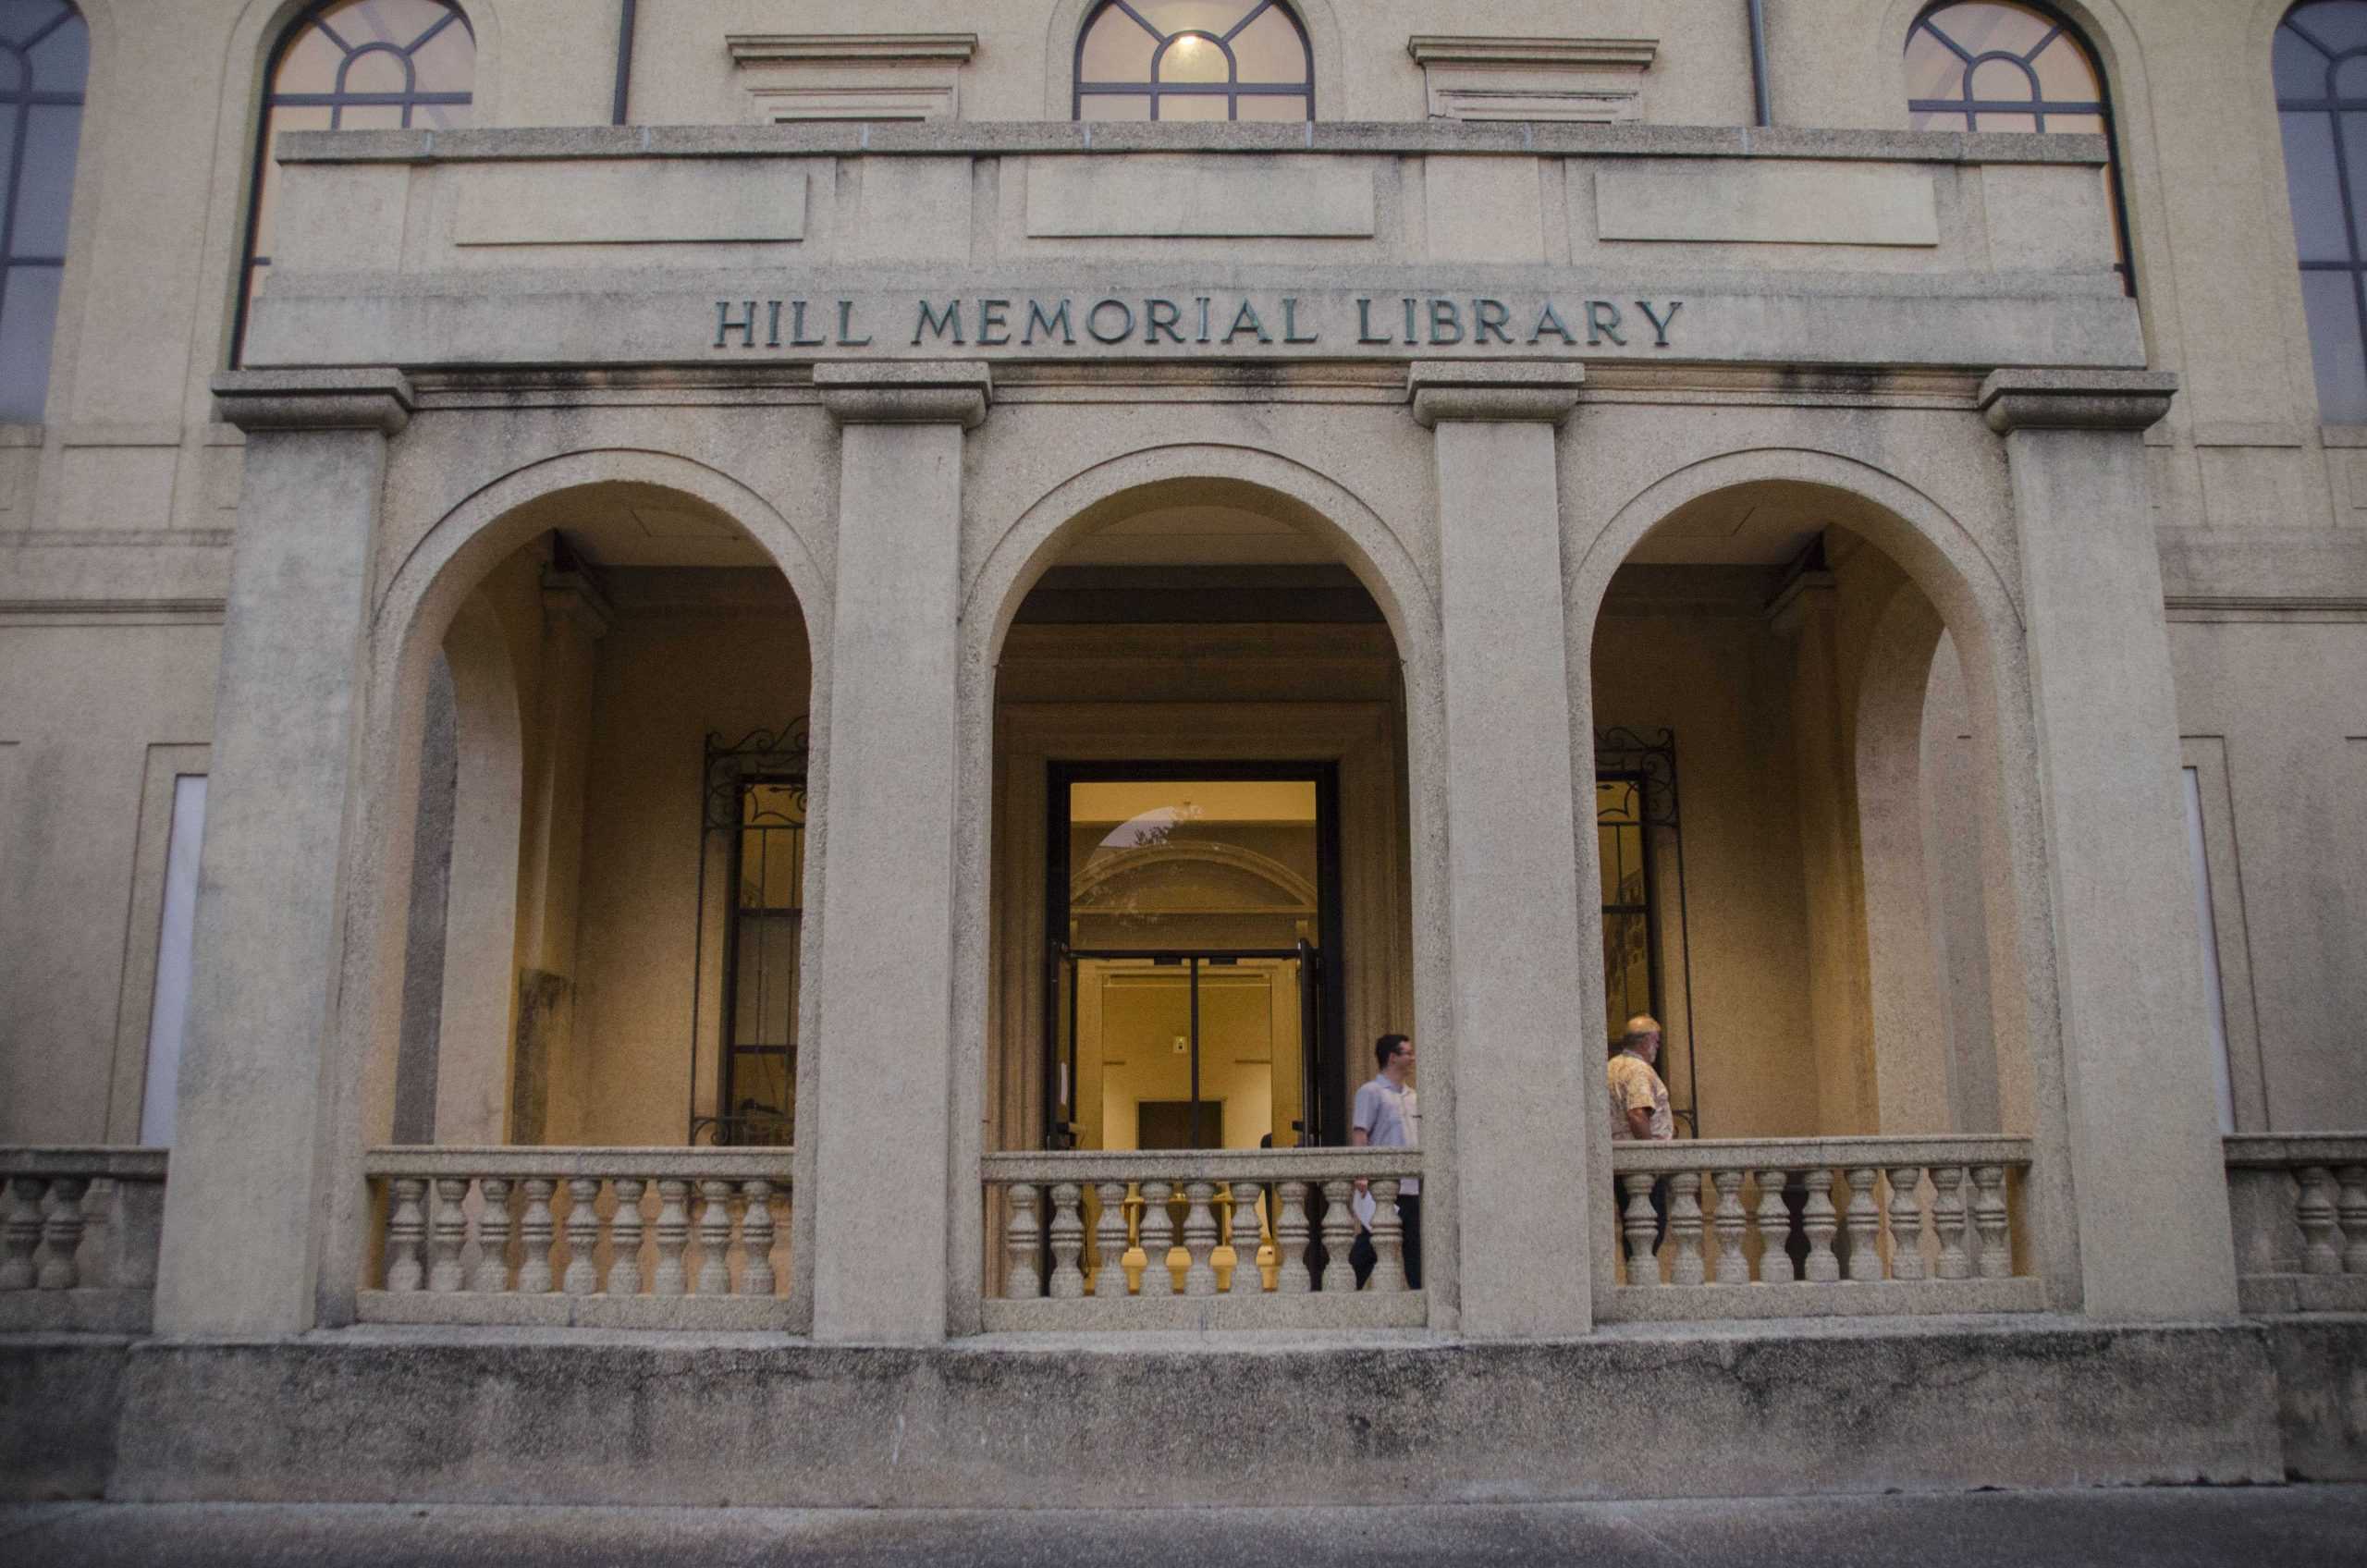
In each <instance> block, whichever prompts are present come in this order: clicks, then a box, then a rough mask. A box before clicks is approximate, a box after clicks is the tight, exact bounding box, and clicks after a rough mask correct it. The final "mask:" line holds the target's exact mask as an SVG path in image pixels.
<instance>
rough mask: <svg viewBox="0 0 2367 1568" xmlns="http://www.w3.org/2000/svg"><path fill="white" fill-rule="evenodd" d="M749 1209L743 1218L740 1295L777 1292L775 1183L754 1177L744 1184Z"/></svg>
mask: <svg viewBox="0 0 2367 1568" xmlns="http://www.w3.org/2000/svg"><path fill="white" fill-rule="evenodd" d="M740 1195H741V1196H742V1198H743V1199H744V1200H745V1201H746V1206H747V1207H746V1209H745V1212H743V1213H742V1215H741V1217H740V1293H741V1294H742V1295H743V1296H769V1295H771V1294H772V1293H773V1285H774V1283H775V1281H774V1279H773V1184H772V1183H771V1182H768V1181H767V1180H765V1178H763V1177H762V1176H752V1177H750V1178H749V1179H748V1180H747V1181H745V1182H742V1183H741V1184H740Z"/></svg>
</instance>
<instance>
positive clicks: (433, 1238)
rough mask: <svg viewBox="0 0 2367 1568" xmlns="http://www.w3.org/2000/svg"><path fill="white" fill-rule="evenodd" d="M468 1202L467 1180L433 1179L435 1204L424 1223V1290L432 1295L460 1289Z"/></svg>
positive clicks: (467, 1237) (464, 1178)
mask: <svg viewBox="0 0 2367 1568" xmlns="http://www.w3.org/2000/svg"><path fill="white" fill-rule="evenodd" d="M468 1201H469V1179H468V1178H467V1177H465V1176H439V1177H437V1178H436V1179H435V1207H432V1208H431V1209H430V1210H429V1211H428V1220H427V1256H428V1268H427V1288H428V1289H429V1290H431V1291H445V1292H449V1291H457V1290H459V1289H460V1282H461V1279H462V1276H461V1273H460V1247H461V1244H462V1243H465V1242H466V1241H467V1240H468V1239H469V1210H468V1207H467V1206H468Z"/></svg>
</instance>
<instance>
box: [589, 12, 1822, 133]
mask: <svg viewBox="0 0 2367 1568" xmlns="http://www.w3.org/2000/svg"><path fill="white" fill-rule="evenodd" d="M625 14H626V15H627V16H631V15H632V0H625ZM627 25H628V26H630V25H631V24H630V23H628V24H627ZM617 92H619V95H621V94H622V93H623V92H624V89H623V88H622V87H621V86H619V88H618V89H617ZM1750 96H1751V107H1752V108H1753V109H1754V110H1755V111H1756V112H1757V114H1758V116H1759V117H1758V118H1757V119H1756V120H1754V121H1753V122H1752V123H1753V124H1755V125H1762V126H1767V125H1773V124H1774V123H1775V110H1774V106H1773V104H1772V103H1771V102H1770V99H1769V94H1768V87H1767V0H1750ZM618 101H619V103H622V102H623V99H622V97H621V96H619V100H618ZM619 112H620V113H621V111H619ZM617 123H618V124H619V125H621V124H623V123H624V122H623V121H622V120H621V119H619V121H618V122H617Z"/></svg>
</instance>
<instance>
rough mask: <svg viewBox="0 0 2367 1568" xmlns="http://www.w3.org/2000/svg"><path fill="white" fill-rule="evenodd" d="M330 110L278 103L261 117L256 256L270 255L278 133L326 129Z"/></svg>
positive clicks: (275, 218)
mask: <svg viewBox="0 0 2367 1568" xmlns="http://www.w3.org/2000/svg"><path fill="white" fill-rule="evenodd" d="M326 129H329V110H328V109H327V107H326V106H325V105H322V106H314V105H312V104H281V105H280V106H278V107H277V108H275V109H273V110H271V111H270V112H269V113H268V114H266V115H265V116H264V122H263V184H262V186H261V187H260V188H259V189H258V190H256V192H255V248H254V253H255V254H256V255H258V256H269V255H270V254H271V239H272V235H273V234H274V233H275V232H276V230H275V229H274V227H273V226H274V225H275V224H276V222H277V221H278V212H279V160H278V159H277V158H276V157H274V156H273V155H272V154H273V153H274V151H275V150H276V148H277V147H278V145H279V133H280V132H282V131H285V130H326Z"/></svg>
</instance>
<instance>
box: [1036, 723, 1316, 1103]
mask: <svg viewBox="0 0 2367 1568" xmlns="http://www.w3.org/2000/svg"><path fill="white" fill-rule="evenodd" d="M1051 785H1052V789H1051V807H1052V817H1053V820H1052V823H1051V824H1050V826H1051V828H1052V833H1051V853H1050V856H1049V860H1050V864H1049V866H1048V868H1047V869H1048V886H1047V888H1046V899H1045V904H1046V910H1047V914H1048V925H1049V929H1048V931H1047V933H1046V935H1047V938H1048V940H1047V944H1046V948H1047V953H1048V974H1047V975H1046V997H1047V1000H1048V1004H1049V1005H1048V1007H1047V1010H1046V1011H1047V1014H1048V1016H1047V1018H1046V1020H1045V1037H1046V1047H1047V1049H1046V1053H1045V1055H1046V1068H1047V1072H1046V1074H1045V1085H1044V1097H1045V1109H1046V1116H1045V1125H1046V1127H1047V1128H1048V1129H1049V1132H1048V1135H1047V1139H1046V1141H1047V1143H1049V1145H1051V1146H1053V1147H1056V1148H1085V1149H1189V1148H1200V1149H1218V1148H1236V1149H1254V1148H1261V1147H1270V1148H1289V1147H1294V1146H1295V1145H1302V1144H1314V1143H1318V1142H1322V1141H1325V1140H1324V1131H1325V1129H1326V1128H1327V1126H1328V1125H1329V1124H1330V1122H1331V1121H1332V1120H1334V1117H1335V1114H1336V1113H1332V1114H1327V1112H1328V1111H1330V1110H1331V1108H1330V1107H1329V1106H1328V1103H1327V1102H1328V1101H1329V1100H1331V1099H1332V1098H1335V1097H1336V1095H1335V1094H1334V1093H1333V1089H1332V1084H1331V1080H1332V1079H1334V1078H1336V1077H1337V1076H1338V1074H1339V1066H1338V1064H1339V1061H1340V1055H1339V1052H1338V1050H1337V1049H1336V1047H1335V1045H1334V1042H1333V1041H1332V1040H1331V1037H1330V1036H1331V1032H1332V1029H1333V1027H1334V1025H1333V1021H1334V1020H1336V1019H1337V1018H1338V1016H1339V1009H1338V1002H1337V998H1338V994H1339V993H1338V987H1339V983H1340V975H1339V972H1338V965H1337V963H1336V962H1331V961H1330V960H1329V959H1328V958H1327V954H1326V951H1325V947H1326V944H1327V942H1334V943H1335V942H1336V939H1337V938H1336V932H1335V930H1334V927H1335V926H1336V914H1335V913H1334V912H1335V911H1336V908H1337V903H1336V888H1337V885H1338V873H1337V867H1336V864H1335V856H1334V854H1333V851H1332V839H1331V821H1332V816H1333V812H1332V802H1333V798H1334V795H1335V792H1336V783H1335V782H1334V779H1333V777H1332V775H1331V771H1330V769H1329V768H1326V767H1318V766H1307V765H1288V766H1262V765H1254V766H1253V765H1233V766H1223V767H1216V766H1210V765H1208V764H1199V765H1194V766H1190V767H1189V768H1185V767H1183V766H1159V765H1137V766H1123V767H1115V766H1104V765H1082V764H1077V765H1055V766H1054V768H1053V772H1052V778H1051Z"/></svg>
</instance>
